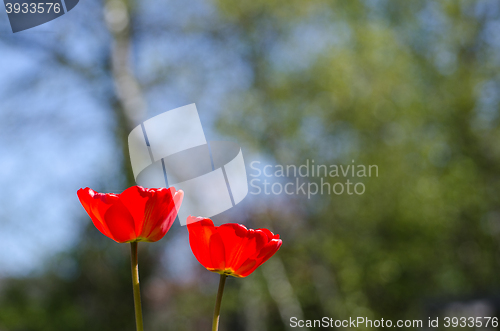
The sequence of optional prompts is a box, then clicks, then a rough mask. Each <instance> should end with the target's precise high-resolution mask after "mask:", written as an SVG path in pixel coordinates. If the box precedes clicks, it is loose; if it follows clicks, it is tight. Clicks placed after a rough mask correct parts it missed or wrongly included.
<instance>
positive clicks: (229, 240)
mask: <svg viewBox="0 0 500 331" xmlns="http://www.w3.org/2000/svg"><path fill="white" fill-rule="evenodd" d="M187 224H188V225H187V227H188V231H189V244H190V245H191V250H192V251H193V254H194V256H195V257H196V259H197V260H198V262H200V263H201V264H202V265H203V266H204V267H205V268H207V269H208V270H210V271H213V272H217V273H219V274H220V275H221V276H220V282H219V291H218V293H217V300H216V303H215V311H214V319H213V324H212V331H217V330H218V328H219V315H220V305H221V302H222V293H223V291H224V285H225V282H226V278H227V276H234V277H240V278H241V277H246V276H248V275H250V274H251V273H252V272H254V271H255V269H257V268H258V267H259V266H260V265H262V264H263V263H264V262H266V261H267V260H268V259H269V258H270V257H271V256H273V255H274V253H276V252H277V251H278V249H279V248H280V247H281V244H282V241H281V239H280V236H279V235H277V234H276V235H275V234H273V233H272V232H271V231H269V230H268V229H257V230H252V229H247V228H246V227H245V226H243V225H241V224H236V223H227V224H223V225H221V226H214V223H213V222H212V220H210V219H208V218H203V217H192V216H189V217H188V219H187Z"/></svg>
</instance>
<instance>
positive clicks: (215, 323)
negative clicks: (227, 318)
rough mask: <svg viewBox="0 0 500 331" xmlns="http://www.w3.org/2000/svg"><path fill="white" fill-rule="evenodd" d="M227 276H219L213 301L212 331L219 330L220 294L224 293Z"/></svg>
mask: <svg viewBox="0 0 500 331" xmlns="http://www.w3.org/2000/svg"><path fill="white" fill-rule="evenodd" d="M226 278H227V275H224V274H221V275H220V281H219V291H218V292H217V300H216V301H215V310H214V321H213V323H212V331H218V330H219V317H220V304H221V302H222V293H223V292H224V284H226Z"/></svg>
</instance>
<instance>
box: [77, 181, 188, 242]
mask: <svg viewBox="0 0 500 331" xmlns="http://www.w3.org/2000/svg"><path fill="white" fill-rule="evenodd" d="M77 194H78V198H80V202H81V203H82V205H83V207H84V208H85V210H86V211H87V213H88V214H89V216H90V218H91V219H92V221H93V222H94V225H95V227H96V228H97V229H98V230H99V231H101V233H102V234H104V235H105V236H107V237H109V238H111V239H113V240H114V241H116V242H119V243H125V242H134V241H148V242H154V241H158V240H160V239H161V238H163V236H165V234H166V233H167V231H168V230H169V229H170V227H171V226H172V223H173V222H174V220H175V217H176V216H177V211H178V209H179V207H180V206H181V203H182V197H183V192H182V191H176V190H175V188H173V187H171V188H168V189H167V188H160V189H145V188H143V187H141V186H132V187H130V188H128V189H126V190H125V191H123V193H121V194H113V193H106V194H103V193H97V192H95V191H94V190H92V189H90V188H88V187H87V188H85V189H79V190H78V193H77Z"/></svg>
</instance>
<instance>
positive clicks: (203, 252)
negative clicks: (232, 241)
mask: <svg viewBox="0 0 500 331" xmlns="http://www.w3.org/2000/svg"><path fill="white" fill-rule="evenodd" d="M199 219H200V217H199V218H195V217H192V216H189V217H188V219H187V224H188V225H187V228H188V231H189V244H190V246H191V250H192V251H193V254H194V256H195V257H196V259H197V260H198V262H200V263H201V264H202V265H203V266H204V267H205V268H213V265H212V259H211V258H210V238H211V237H212V234H213V233H214V232H215V227H214V224H213V222H212V221H211V220H210V219H208V218H204V219H202V220H201V221H198V220H199Z"/></svg>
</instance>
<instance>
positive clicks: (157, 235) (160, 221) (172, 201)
mask: <svg viewBox="0 0 500 331" xmlns="http://www.w3.org/2000/svg"><path fill="white" fill-rule="evenodd" d="M183 196H184V192H182V191H181V190H179V191H175V188H173V187H171V188H168V189H162V190H161V191H158V192H157V193H156V199H157V200H158V201H157V203H158V204H159V206H158V205H157V206H156V209H155V213H152V216H151V217H152V219H151V220H147V221H145V222H144V224H145V225H144V228H143V230H142V233H141V237H144V238H148V240H149V241H152V242H154V241H158V240H160V239H161V238H163V237H164V236H165V234H166V233H167V232H168V230H170V227H171V226H172V224H173V223H174V221H175V218H176V217H177V211H178V210H179V208H180V206H181V203H182V198H183ZM155 219H156V223H153V222H154V220H155ZM151 224H152V226H151V227H150V225H151Z"/></svg>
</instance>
